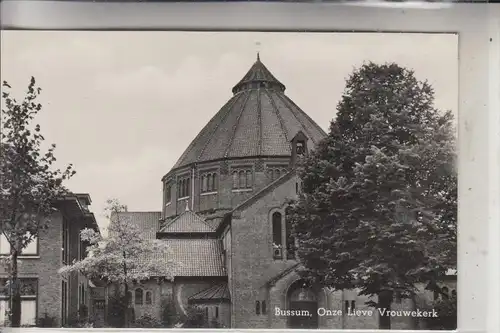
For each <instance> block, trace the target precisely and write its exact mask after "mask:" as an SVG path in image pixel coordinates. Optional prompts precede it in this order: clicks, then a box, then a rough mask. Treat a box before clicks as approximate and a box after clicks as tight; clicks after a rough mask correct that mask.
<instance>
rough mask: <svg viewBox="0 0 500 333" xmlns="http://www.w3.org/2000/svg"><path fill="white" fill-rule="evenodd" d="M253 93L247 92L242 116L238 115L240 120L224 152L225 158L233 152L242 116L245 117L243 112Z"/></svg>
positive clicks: (241, 111)
mask: <svg viewBox="0 0 500 333" xmlns="http://www.w3.org/2000/svg"><path fill="white" fill-rule="evenodd" d="M251 94H252V93H251V92H245V95H246V97H245V101H244V102H243V104H242V105H241V110H240V114H239V115H238V118H237V119H236V124H235V125H234V129H233V133H231V139H230V140H229V144H228V145H227V147H226V149H225V150H224V157H227V156H228V154H229V152H230V151H231V147H232V146H233V143H234V138H235V136H236V131H238V125H239V124H240V119H241V116H242V115H243V112H245V110H246V104H247V103H248V100H249V99H250V95H251Z"/></svg>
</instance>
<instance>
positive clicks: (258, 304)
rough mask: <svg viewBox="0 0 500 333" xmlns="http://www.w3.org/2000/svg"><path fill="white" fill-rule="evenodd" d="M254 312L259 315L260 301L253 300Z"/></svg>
mask: <svg viewBox="0 0 500 333" xmlns="http://www.w3.org/2000/svg"><path fill="white" fill-rule="evenodd" d="M255 314H258V315H260V302H259V301H256V302H255Z"/></svg>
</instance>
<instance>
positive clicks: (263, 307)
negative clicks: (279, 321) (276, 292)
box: [262, 301, 267, 314]
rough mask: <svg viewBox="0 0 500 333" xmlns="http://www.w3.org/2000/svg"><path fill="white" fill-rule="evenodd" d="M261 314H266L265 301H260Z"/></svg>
mask: <svg viewBox="0 0 500 333" xmlns="http://www.w3.org/2000/svg"><path fill="white" fill-rule="evenodd" d="M262 314H267V307H266V301H262Z"/></svg>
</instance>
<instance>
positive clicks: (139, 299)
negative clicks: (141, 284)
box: [134, 288, 144, 305]
mask: <svg viewBox="0 0 500 333" xmlns="http://www.w3.org/2000/svg"><path fill="white" fill-rule="evenodd" d="M134 296H135V304H136V305H142V304H143V302H144V301H143V299H142V296H143V291H142V289H141V288H137V289H136V290H135V295H134Z"/></svg>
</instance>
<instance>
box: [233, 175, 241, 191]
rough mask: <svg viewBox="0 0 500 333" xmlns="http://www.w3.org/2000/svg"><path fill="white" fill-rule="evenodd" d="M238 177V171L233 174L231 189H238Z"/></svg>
mask: <svg viewBox="0 0 500 333" xmlns="http://www.w3.org/2000/svg"><path fill="white" fill-rule="evenodd" d="M239 184H240V183H239V177H238V171H235V172H233V189H237V188H239Z"/></svg>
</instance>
